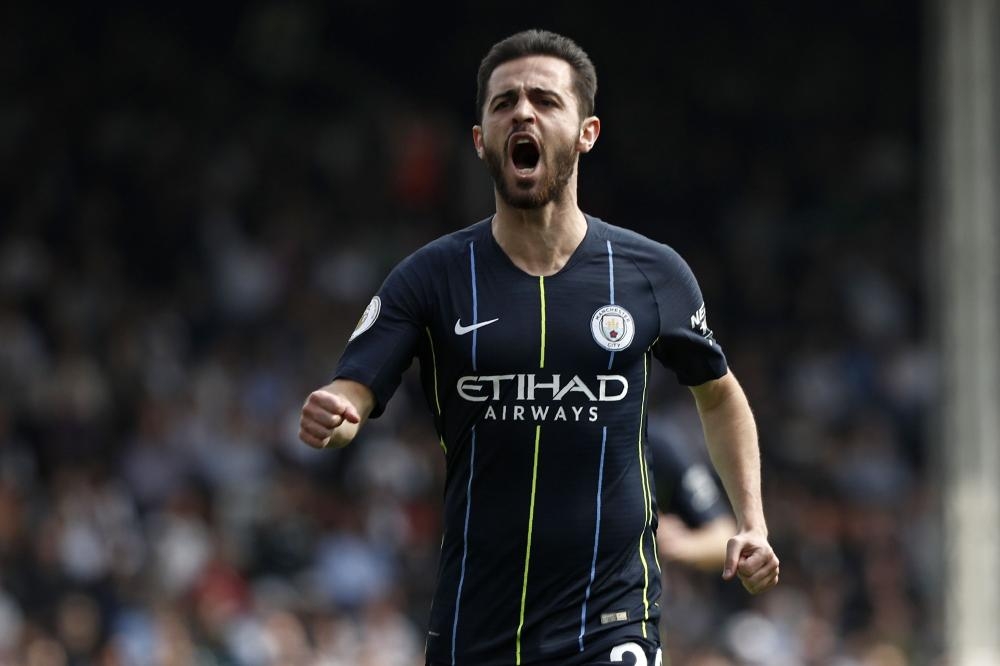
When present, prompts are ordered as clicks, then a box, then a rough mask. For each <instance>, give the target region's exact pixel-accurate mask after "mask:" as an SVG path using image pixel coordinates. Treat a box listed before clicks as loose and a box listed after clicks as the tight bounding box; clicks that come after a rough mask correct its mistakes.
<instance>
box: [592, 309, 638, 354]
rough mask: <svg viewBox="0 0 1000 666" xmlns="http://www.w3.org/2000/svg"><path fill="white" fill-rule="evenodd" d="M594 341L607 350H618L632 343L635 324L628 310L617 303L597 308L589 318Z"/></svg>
mask: <svg viewBox="0 0 1000 666" xmlns="http://www.w3.org/2000/svg"><path fill="white" fill-rule="evenodd" d="M590 331H591V333H593V334H594V341H595V342H597V344H599V345H600V346H602V347H604V348H605V349H607V350H608V351H619V350H621V349H625V348H626V347H628V346H629V345H630V344H632V338H633V337H634V336H635V325H634V324H633V322H632V315H631V314H630V313H629V311H628V310H626V309H625V308H623V307H621V306H619V305H605V306H604V307H601V308H598V309H597V312H595V313H594V316H593V317H591V319H590Z"/></svg>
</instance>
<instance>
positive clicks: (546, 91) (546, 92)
mask: <svg viewBox="0 0 1000 666" xmlns="http://www.w3.org/2000/svg"><path fill="white" fill-rule="evenodd" d="M517 94H518V92H517V88H508V89H507V90H504V91H502V92H498V93H497V94H496V95H493V97H491V98H490V101H489V106H493V105H494V104H495V103H496V102H497V101H499V100H501V99H508V98H511V97H517ZM532 95H535V96H538V95H542V96H547V97H555V98H556V99H558V100H559V101H562V95H560V94H559V93H558V92H556V91H555V90H552V89H550V88H540V87H538V86H536V87H534V88H528V96H529V97H530V96H532Z"/></svg>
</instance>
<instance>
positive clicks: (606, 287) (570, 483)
mask: <svg viewBox="0 0 1000 666" xmlns="http://www.w3.org/2000/svg"><path fill="white" fill-rule="evenodd" d="M587 225H588V226H587V233H586V236H585V238H584V240H583V242H582V243H581V244H580V246H579V247H578V248H577V249H576V251H575V252H574V253H573V255H572V256H571V257H570V259H569V261H568V262H567V263H566V265H565V266H564V267H563V268H562V270H560V271H559V272H558V273H556V274H555V275H552V276H548V277H538V276H531V275H528V274H526V273H525V272H523V271H522V270H520V269H518V268H517V267H516V266H515V265H514V264H513V262H511V260H510V258H509V257H508V256H507V255H506V254H505V253H504V252H503V250H502V249H501V248H500V246H499V245H498V244H497V242H496V240H495V239H494V237H493V234H492V232H491V225H490V220H488V219H487V220H483V221H481V222H479V223H477V224H474V225H472V226H470V227H467V228H465V229H463V230H461V231H458V232H455V233H453V234H450V235H447V236H444V237H442V238H439V239H438V240H436V241H434V242H432V243H430V244H428V245H426V246H425V247H423V248H422V249H420V250H418V251H417V252H415V253H414V254H412V255H411V256H409V257H408V258H407V259H406V260H404V261H403V262H401V263H400V264H399V265H398V266H397V267H396V268H395V269H394V270H393V271H392V273H391V274H390V275H389V277H388V278H387V279H386V281H385V282H384V284H383V285H382V287H381V289H380V290H379V292H378V295H377V296H376V297H375V298H374V299H373V300H372V302H371V303H370V304H369V306H368V308H367V309H366V310H365V313H364V315H363V316H362V318H361V321H360V322H359V324H358V327H357V329H356V330H355V332H354V334H353V335H352V336H351V341H350V343H349V344H348V346H347V348H346V350H345V351H344V354H343V357H342V358H341V361H340V363H339V365H338V367H337V371H336V377H341V378H347V379H352V380H355V381H358V382H360V383H362V384H364V385H366V386H368V387H369V388H370V389H371V390H372V392H373V394H374V396H375V401H376V404H375V408H374V411H373V412H372V415H373V416H377V415H378V414H380V413H381V412H382V410H383V409H384V407H385V404H386V403H387V402H388V400H389V399H390V398H391V396H392V394H393V392H394V391H395V390H396V388H397V386H398V385H399V382H400V380H401V376H402V373H403V372H404V370H405V369H406V368H407V367H408V366H409V365H410V363H411V360H412V359H413V357H414V356H416V357H418V358H419V359H420V372H421V381H422V383H423V388H424V391H425V394H426V396H427V401H428V405H429V407H430V411H431V413H432V414H433V416H434V423H435V426H436V428H437V432H438V434H439V436H440V440H441V446H442V449H443V450H444V452H445V458H446V467H447V476H446V484H445V503H444V513H445V516H444V535H443V542H442V547H441V560H440V567H439V571H438V585H437V591H436V594H435V598H434V603H433V607H432V610H431V617H430V622H429V631H428V640H427V656H428V659H429V660H430V661H432V662H442V663H449V664H452V663H455V664H472V665H475V666H492V665H494V664H495V665H497V666H499V665H501V664H504V665H509V664H534V663H538V662H551V661H555V662H557V663H558V662H559V661H560V658H563V657H566V658H567V659H568V656H569V655H578V654H579V653H581V652H584V651H587V652H588V653H589V652H590V651H592V650H593V651H594V653H595V654H597V653H598V652H600V651H602V650H610V649H611V648H612V647H613V646H615V645H620V644H622V643H625V642H627V641H631V640H639V641H645V642H655V641H656V640H657V638H656V637H657V621H658V619H659V617H658V608H657V606H656V600H657V599H658V598H659V595H660V587H659V581H660V576H659V566H658V563H657V561H656V543H655V538H654V535H655V530H656V513H657V510H656V501H655V498H654V492H653V480H652V478H651V477H652V475H651V473H650V467H649V464H650V463H649V453H648V450H647V445H646V441H645V422H646V390H647V386H648V382H649V373H650V361H651V358H652V357H655V358H657V359H658V360H659V361H660V362H661V363H662V364H663V365H665V366H667V367H668V368H670V369H671V370H673V372H674V373H675V374H676V376H677V378H678V379H679V381H680V382H682V383H684V384H688V385H697V384H701V383H703V382H705V381H708V380H711V379H716V378H718V377H721V376H722V375H724V374H725V372H726V361H725V357H724V355H723V353H722V351H721V349H720V348H719V345H718V344H717V343H716V342H715V340H714V339H713V337H712V334H711V331H709V330H708V326H707V323H706V321H705V308H704V303H703V301H702V296H701V293H700V290H699V288H698V285H697V282H696V281H695V278H694V276H693V275H692V273H691V271H690V269H689V268H688V266H687V265H686V264H685V263H684V261H683V260H682V259H681V258H680V256H679V255H678V254H677V253H676V252H674V251H673V250H672V249H670V248H669V247H667V246H665V245H663V244H660V243H656V242H653V241H651V240H649V239H647V238H645V237H643V236H641V235H639V234H636V233H634V232H631V231H627V230H624V229H621V228H618V227H614V226H611V225H609V224H606V223H605V222H603V221H601V220H599V219H596V218H593V217H588V218H587ZM564 663H568V661H567V662H564Z"/></svg>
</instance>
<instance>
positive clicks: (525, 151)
mask: <svg viewBox="0 0 1000 666" xmlns="http://www.w3.org/2000/svg"><path fill="white" fill-rule="evenodd" d="M540 158H541V150H540V149H539V147H538V143H536V142H535V140H534V139H533V138H531V137H527V136H520V137H514V138H512V139H511V146H510V161H511V162H512V163H513V164H514V169H515V170H516V171H517V172H518V173H519V174H522V175H526V174H529V173H531V172H532V171H534V170H535V167H537V166H538V160H539V159H540Z"/></svg>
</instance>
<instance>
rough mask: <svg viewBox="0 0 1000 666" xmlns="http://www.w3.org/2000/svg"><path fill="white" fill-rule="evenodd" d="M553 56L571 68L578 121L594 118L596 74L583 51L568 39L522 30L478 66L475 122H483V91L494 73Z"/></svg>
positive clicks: (547, 33) (505, 40)
mask: <svg viewBox="0 0 1000 666" xmlns="http://www.w3.org/2000/svg"><path fill="white" fill-rule="evenodd" d="M533 55H547V56H554V57H556V58H559V59H560V60H564V61H566V62H567V63H569V66H570V67H572V68H573V88H574V92H575V93H576V99H577V102H578V104H579V105H580V118H581V119H582V118H586V117H587V116H592V115H594V98H595V97H596V96H597V71H596V70H595V69H594V63H592V62H591V61H590V56H588V55H587V54H586V53H585V52H584V50H583V49H581V48H580V47H579V46H578V45H577V43H576V42H574V41H573V40H572V39H570V38H569V37H563V36H562V35H558V34H556V33H554V32H549V31H548V30H523V31H521V32H518V33H516V34H513V35H511V36H510V37H507V38H506V39H503V40H501V41H499V42H497V43H496V44H494V45H493V47H492V48H491V49H490V50H489V53H487V54H486V56H485V57H484V58H483V60H482V62H480V63H479V76H478V77H477V81H476V83H477V85H476V120H477V121H479V122H481V121H482V119H483V105H484V104H485V103H486V88H487V86H488V85H489V82H490V75H492V74H493V70H495V69H496V68H497V67H499V66H500V65H502V64H503V63H505V62H509V61H511V60H517V59H518V58H523V57H525V56H533Z"/></svg>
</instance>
